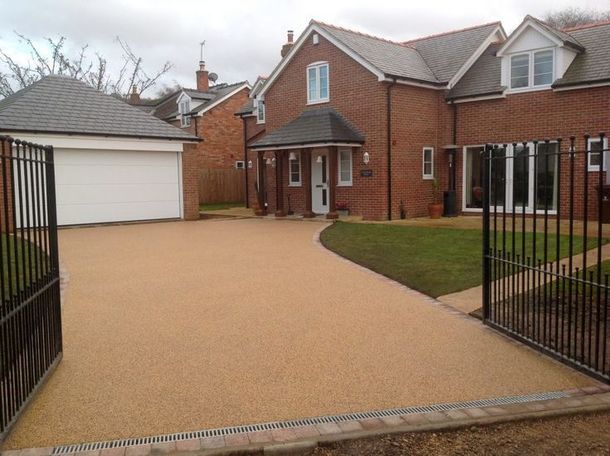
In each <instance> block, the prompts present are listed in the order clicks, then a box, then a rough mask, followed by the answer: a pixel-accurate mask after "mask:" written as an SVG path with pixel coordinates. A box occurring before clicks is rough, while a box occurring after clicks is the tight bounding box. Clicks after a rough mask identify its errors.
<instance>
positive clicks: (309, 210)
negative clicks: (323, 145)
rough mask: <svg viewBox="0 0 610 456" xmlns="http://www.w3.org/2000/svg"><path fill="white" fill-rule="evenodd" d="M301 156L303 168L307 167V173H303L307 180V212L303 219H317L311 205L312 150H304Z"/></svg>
mask: <svg viewBox="0 0 610 456" xmlns="http://www.w3.org/2000/svg"><path fill="white" fill-rule="evenodd" d="M301 156H302V157H303V159H304V160H303V162H304V163H303V166H304V167H305V172H304V173H303V176H304V178H305V212H304V213H303V217H304V218H312V217H315V216H316V214H314V213H313V209H312V205H311V149H303V151H302V152H301Z"/></svg>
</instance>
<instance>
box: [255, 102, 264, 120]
mask: <svg viewBox="0 0 610 456" xmlns="http://www.w3.org/2000/svg"><path fill="white" fill-rule="evenodd" d="M256 123H265V101H264V100H257V101H256Z"/></svg>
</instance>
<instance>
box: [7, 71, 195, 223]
mask: <svg viewBox="0 0 610 456" xmlns="http://www.w3.org/2000/svg"><path fill="white" fill-rule="evenodd" d="M0 132H2V134H3V135H10V136H13V137H15V138H19V139H21V140H26V141H31V142H34V143H38V144H43V145H52V146H53V147H54V149H55V176H56V177H55V180H56V186H57V217H58V224H59V225H80V224H90V223H106V222H123V221H136V220H155V219H175V218H184V217H185V206H187V207H188V206H189V204H190V205H192V202H190V201H185V198H186V199H189V198H191V197H192V196H191V195H193V194H194V193H196V189H189V188H185V187H184V186H185V182H187V183H189V184H188V185H193V183H192V179H185V178H184V174H185V167H184V164H183V159H184V157H183V154H184V152H183V151H184V150H188V147H189V146H188V145H186V144H187V143H196V142H198V141H200V139H199V138H197V137H196V136H193V135H191V134H190V133H187V132H185V131H183V130H181V129H179V128H176V127H174V126H172V125H169V124H168V123H166V122H163V121H162V120H160V119H158V118H156V117H154V116H152V115H150V114H148V113H146V112H143V111H141V110H140V109H138V108H135V107H133V106H130V105H128V104H127V103H125V102H123V101H121V100H119V99H117V98H115V97H112V96H109V95H105V94H103V93H101V92H99V91H97V90H95V89H94V88H92V87H90V86H89V85H87V84H86V83H84V82H82V81H78V80H76V79H73V78H69V77H65V76H57V75H53V76H46V77H44V78H42V79H41V80H40V81H38V82H36V83H34V84H32V85H31V86H29V87H27V88H25V89H23V90H21V91H19V92H17V93H15V94H14V95H11V96H10V97H7V98H5V99H4V100H1V101H0ZM186 172H187V174H188V171H186ZM186 212H189V210H188V209H187V211H186ZM190 212H192V210H190Z"/></svg>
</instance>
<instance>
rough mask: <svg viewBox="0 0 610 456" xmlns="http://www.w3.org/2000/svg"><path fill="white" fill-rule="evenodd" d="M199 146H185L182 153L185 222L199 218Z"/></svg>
mask: <svg viewBox="0 0 610 456" xmlns="http://www.w3.org/2000/svg"><path fill="white" fill-rule="evenodd" d="M197 154H198V150H197V144H185V145H184V151H183V152H182V198H183V210H184V219H185V220H197V219H198V218H199V173H200V171H199V166H198V160H197Z"/></svg>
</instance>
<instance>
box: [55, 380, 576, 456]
mask: <svg viewBox="0 0 610 456" xmlns="http://www.w3.org/2000/svg"><path fill="white" fill-rule="evenodd" d="M568 396H569V395H568V394H567V393H564V392H562V391H553V392H548V393H537V394H528V395H524V396H508V397H499V398H496V399H480V400H475V401H464V402H452V403H448V404H434V405H424V406H418V407H405V408H395V409H388V410H376V411H371V412H357V413H345V414H341V415H328V416H319V417H315V418H302V419H296V420H289V421H272V422H269V423H260V424H249V425H242V426H231V427H223V428H215V429H204V430H201V431H191V432H178V433H175V434H164V435H157V436H153V437H142V438H137V439H122V440H108V441H105V442H94V443H81V444H77V445H62V446H56V447H55V448H53V452H52V453H51V454H52V455H65V454H71V453H78V452H81V451H96V450H104V449H107V448H121V447H127V446H133V445H149V444H155V443H168V442H178V441H181V440H190V439H201V438H205V437H217V436H226V435H233V434H243V433H246V432H258V431H271V430H274V429H290V428H295V427H300V426H312V425H316V424H325V423H341V422H345V421H353V420H365V419H368V418H386V417H391V416H400V415H410V414H414V413H429V412H446V411H449V410H460V409H467V408H474V407H490V406H498V405H508V404H519V403H525V402H535V401H544V400H548V399H559V398H562V397H568Z"/></svg>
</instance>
